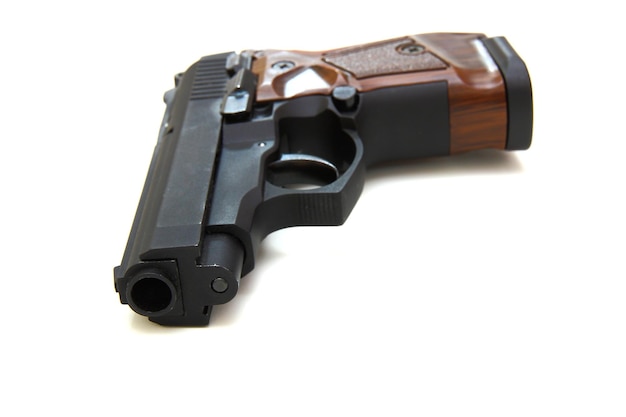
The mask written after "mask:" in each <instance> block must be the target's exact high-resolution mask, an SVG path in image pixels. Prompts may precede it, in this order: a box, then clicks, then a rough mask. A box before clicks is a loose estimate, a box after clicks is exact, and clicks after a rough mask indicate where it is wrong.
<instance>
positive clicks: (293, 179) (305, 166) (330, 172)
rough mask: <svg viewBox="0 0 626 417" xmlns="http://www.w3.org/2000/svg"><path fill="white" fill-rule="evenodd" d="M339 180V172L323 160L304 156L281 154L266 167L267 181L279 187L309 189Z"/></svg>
mask: <svg viewBox="0 0 626 417" xmlns="http://www.w3.org/2000/svg"><path fill="white" fill-rule="evenodd" d="M337 178H339V170H338V169H337V167H336V166H335V165H333V164H332V163H330V162H328V161H327V160H325V159H322V158H319V157H317V156H313V155H306V154H283V155H281V157H280V159H279V160H277V161H274V162H272V163H270V164H269V166H268V176H267V180H268V181H269V182H270V183H272V184H274V185H277V186H279V187H284V188H295V189H311V188H319V187H322V186H324V185H328V184H330V183H332V182H334V181H335V180H337Z"/></svg>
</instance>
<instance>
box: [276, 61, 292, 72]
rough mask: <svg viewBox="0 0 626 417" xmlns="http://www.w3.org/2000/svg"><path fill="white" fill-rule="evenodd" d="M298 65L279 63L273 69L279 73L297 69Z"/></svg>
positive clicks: (287, 62) (285, 62)
mask: <svg viewBox="0 0 626 417" xmlns="http://www.w3.org/2000/svg"><path fill="white" fill-rule="evenodd" d="M295 66H296V64H295V62H293V61H278V62H274V64H272V69H274V70H277V71H287V70H290V69H292V68H293V67H295Z"/></svg>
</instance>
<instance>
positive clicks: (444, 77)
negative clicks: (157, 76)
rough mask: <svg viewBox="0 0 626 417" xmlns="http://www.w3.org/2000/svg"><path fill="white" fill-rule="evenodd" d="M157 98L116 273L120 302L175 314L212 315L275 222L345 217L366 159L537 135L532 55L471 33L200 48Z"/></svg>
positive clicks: (506, 146) (154, 316)
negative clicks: (327, 46) (151, 138)
mask: <svg viewBox="0 0 626 417" xmlns="http://www.w3.org/2000/svg"><path fill="white" fill-rule="evenodd" d="M164 101H165V103H166V110H165V115H164V117H163V122H162V124H161V127H160V130H159V136H158V141H157V144H156V147H155V150H154V154H153V157H152V162H151V163H150V167H149V169H148V174H147V178H146V181H145V185H144V188H143V192H142V194H141V198H140V201H139V205H138V208H137V212H136V215H135V219H134V222H133V224H132V227H131V231H130V237H129V239H128V243H127V246H126V250H125V252H124V255H123V258H122V262H121V264H120V265H119V266H117V267H116V268H115V269H114V282H115V290H116V291H117V292H118V293H119V297H120V300H121V302H122V303H123V304H128V305H129V306H130V307H131V308H132V309H133V310H134V311H135V312H137V313H138V314H141V315H143V316H147V317H148V318H149V320H151V321H153V322H156V323H159V324H162V325H171V326H202V325H208V323H209V319H210V316H211V310H212V308H213V306H214V305H219V304H224V303H226V302H228V301H230V300H232V299H233V297H234V296H235V295H236V294H237V291H238V288H239V284H240V279H241V277H242V276H245V275H246V274H248V273H249V272H250V271H252V269H253V268H254V265H255V259H256V255H257V254H258V251H259V246H260V244H261V241H262V240H263V239H264V238H265V237H266V236H267V235H268V234H270V233H271V232H274V231H276V230H279V229H283V228H286V227H291V226H316V225H341V224H343V223H344V222H345V221H346V219H347V217H348V215H349V214H350V211H351V210H352V208H353V207H354V205H355V204H356V202H357V199H358V198H359V195H360V193H361V190H362V189H363V183H364V178H365V172H366V170H367V169H369V168H371V167H373V166H376V165H380V164H391V163H396V162H397V161H402V160H408V161H410V160H415V159H418V158H426V157H435V156H443V155H454V154H459V153H463V152H468V151H473V150H478V149H487V148H491V149H501V150H509V151H511V150H524V149H527V148H528V147H529V146H530V143H531V136H532V123H533V110H532V90H531V83H530V77H529V74H528V71H527V69H526V65H525V64H524V62H523V61H522V59H521V58H520V57H519V55H518V54H517V53H516V52H515V51H514V50H513V48H512V47H511V46H510V44H509V43H508V41H507V40H506V39H505V38H504V37H492V38H489V37H486V36H485V35H483V34H477V33H472V34H470V33H432V34H422V35H412V36H406V37H400V38H396V39H391V40H386V41H380V42H374V43H369V44H364V45H359V46H353V47H348V48H341V49H335V50H330V51H323V52H305V51H284V50H245V51H242V52H240V53H235V52H230V53H221V54H216V55H210V56H205V57H203V58H201V59H200V60H199V61H198V62H196V63H194V64H193V65H191V67H189V68H188V69H187V70H186V71H185V72H184V73H181V74H178V75H176V76H175V88H173V89H172V90H169V91H167V92H166V93H165V94H164Z"/></svg>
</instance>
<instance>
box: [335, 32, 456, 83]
mask: <svg viewBox="0 0 626 417" xmlns="http://www.w3.org/2000/svg"><path fill="white" fill-rule="evenodd" d="M323 59H324V61H326V62H327V63H329V64H332V65H334V66H336V67H339V68H341V69H344V70H346V71H348V72H350V73H352V74H353V75H354V76H355V77H356V78H367V77H374V76H380V75H389V74H399V73H403V72H413V71H429V70H437V69H444V68H446V67H447V66H446V64H445V63H444V62H443V61H442V60H441V59H439V58H437V57H436V56H435V55H433V54H432V53H430V52H427V51H424V47H422V46H421V45H418V44H416V43H415V41H413V40H412V39H410V38H400V39H393V40H391V41H386V42H378V43H373V44H368V45H362V46H357V47H354V48H346V49H341V50H339V51H333V52H330V53H327V54H325V55H324V58H323Z"/></svg>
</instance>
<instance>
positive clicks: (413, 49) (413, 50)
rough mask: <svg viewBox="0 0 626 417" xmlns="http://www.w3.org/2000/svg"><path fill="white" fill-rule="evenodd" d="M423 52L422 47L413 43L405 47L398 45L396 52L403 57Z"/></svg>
mask: <svg viewBox="0 0 626 417" xmlns="http://www.w3.org/2000/svg"><path fill="white" fill-rule="evenodd" d="M423 50H424V47H423V46H421V45H417V44H415V43H408V44H406V45H400V46H399V47H398V52H400V53H401V54H405V55H417V54H419V53H420V52H422V51H423Z"/></svg>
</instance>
